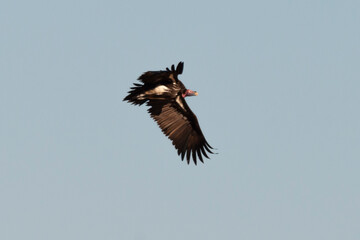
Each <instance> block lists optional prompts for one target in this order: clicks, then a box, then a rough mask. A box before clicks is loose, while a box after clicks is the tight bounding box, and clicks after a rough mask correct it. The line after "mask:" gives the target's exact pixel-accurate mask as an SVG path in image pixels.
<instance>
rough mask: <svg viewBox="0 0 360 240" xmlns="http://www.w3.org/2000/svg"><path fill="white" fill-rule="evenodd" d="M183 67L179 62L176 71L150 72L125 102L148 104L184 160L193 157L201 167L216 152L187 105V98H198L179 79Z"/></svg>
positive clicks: (143, 76)
mask: <svg viewBox="0 0 360 240" xmlns="http://www.w3.org/2000/svg"><path fill="white" fill-rule="evenodd" d="M183 69H184V63H183V62H179V64H178V65H177V67H176V69H175V67H174V65H172V66H171V69H169V68H166V70H161V71H148V72H145V73H143V74H142V75H141V76H140V77H139V78H138V80H139V81H140V82H141V83H142V84H139V83H134V86H133V87H131V88H130V89H131V90H130V91H129V92H128V94H129V95H127V96H126V97H125V98H124V100H123V101H127V102H129V103H131V104H134V105H142V104H144V103H146V105H147V106H148V107H149V108H148V112H149V114H150V116H151V118H153V119H154V120H155V122H156V123H157V124H158V125H159V127H160V128H161V130H162V132H163V133H164V134H165V135H166V136H167V137H168V138H169V139H170V140H171V141H172V144H173V145H174V146H175V148H176V149H177V153H178V155H179V156H180V155H181V160H184V157H185V156H186V160H187V163H188V164H189V163H190V159H191V157H192V159H193V161H194V163H195V165H196V163H197V161H196V159H197V158H198V159H199V160H200V161H201V162H202V163H204V161H203V156H205V157H206V158H209V157H208V155H207V153H211V154H213V152H212V151H211V149H213V148H212V147H211V146H210V145H209V143H208V142H207V141H206V139H205V137H204V135H203V133H202V131H201V129H200V126H199V122H198V120H197V118H196V116H195V114H194V113H193V112H192V111H191V109H190V108H189V106H188V105H187V103H186V101H185V98H186V97H188V96H197V95H198V93H197V92H196V91H192V90H190V89H187V88H186V87H185V86H184V84H183V83H182V82H181V81H180V80H179V79H178V75H180V74H182V72H183Z"/></svg>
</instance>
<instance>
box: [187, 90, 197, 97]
mask: <svg viewBox="0 0 360 240" xmlns="http://www.w3.org/2000/svg"><path fill="white" fill-rule="evenodd" d="M185 94H186V96H197V95H198V93H197V91H193V90H190V89H188V90H186V93H185Z"/></svg>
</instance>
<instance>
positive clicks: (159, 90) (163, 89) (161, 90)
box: [145, 85, 169, 95]
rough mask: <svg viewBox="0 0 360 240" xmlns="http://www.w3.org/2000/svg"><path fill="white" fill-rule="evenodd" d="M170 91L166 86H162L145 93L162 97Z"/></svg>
mask: <svg viewBox="0 0 360 240" xmlns="http://www.w3.org/2000/svg"><path fill="white" fill-rule="evenodd" d="M168 91H169V88H168V87H166V86H164V85H160V86H157V87H156V88H154V89H152V90H149V91H146V92H145V93H146V94H156V95H161V94H163V93H164V92H168Z"/></svg>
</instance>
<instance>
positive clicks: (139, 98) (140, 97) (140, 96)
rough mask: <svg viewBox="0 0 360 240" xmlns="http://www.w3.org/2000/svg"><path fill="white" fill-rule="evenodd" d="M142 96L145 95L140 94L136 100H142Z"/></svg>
mask: <svg viewBox="0 0 360 240" xmlns="http://www.w3.org/2000/svg"><path fill="white" fill-rule="evenodd" d="M144 96H145V94H143V93H142V94H140V95H139V96H137V99H138V100H144Z"/></svg>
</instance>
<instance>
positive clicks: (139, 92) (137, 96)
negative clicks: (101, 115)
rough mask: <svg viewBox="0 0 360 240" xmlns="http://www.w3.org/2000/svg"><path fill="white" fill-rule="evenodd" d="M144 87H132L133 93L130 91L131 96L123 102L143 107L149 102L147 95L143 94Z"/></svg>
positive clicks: (135, 84)
mask: <svg viewBox="0 0 360 240" xmlns="http://www.w3.org/2000/svg"><path fill="white" fill-rule="evenodd" d="M142 87H143V85H141V84H138V83H134V86H133V87H131V91H129V92H128V93H129V95H127V96H126V97H125V98H124V99H123V101H127V102H129V103H131V104H134V105H142V104H143V103H145V102H146V101H147V99H146V98H145V94H144V93H143V92H144V90H143V88H142Z"/></svg>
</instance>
